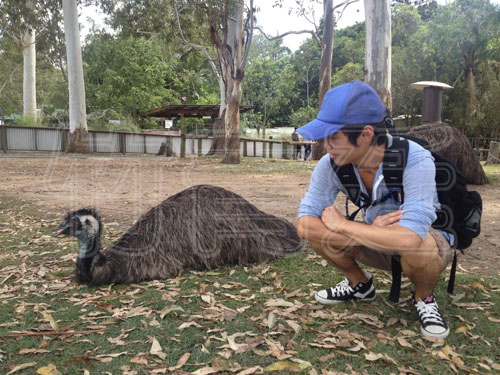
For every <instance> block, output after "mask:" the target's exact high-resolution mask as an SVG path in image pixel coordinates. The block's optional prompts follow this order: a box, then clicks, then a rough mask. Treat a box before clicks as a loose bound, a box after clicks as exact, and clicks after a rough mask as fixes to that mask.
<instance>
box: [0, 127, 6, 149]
mask: <svg viewBox="0 0 500 375" xmlns="http://www.w3.org/2000/svg"><path fill="white" fill-rule="evenodd" d="M0 131H1V132H2V150H3V152H7V127H6V126H0Z"/></svg>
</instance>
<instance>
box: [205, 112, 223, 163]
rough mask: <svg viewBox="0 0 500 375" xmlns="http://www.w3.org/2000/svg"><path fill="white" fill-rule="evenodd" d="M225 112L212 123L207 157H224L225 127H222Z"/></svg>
mask: <svg viewBox="0 0 500 375" xmlns="http://www.w3.org/2000/svg"><path fill="white" fill-rule="evenodd" d="M225 117H226V110H225V109H224V112H223V113H222V115H220V116H219V117H218V118H217V120H215V122H214V126H213V138H212V145H211V146H210V151H208V154H207V155H224V143H225V139H226V127H225V126H224V123H225Z"/></svg>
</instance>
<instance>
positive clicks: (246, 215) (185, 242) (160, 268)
mask: <svg viewBox="0 0 500 375" xmlns="http://www.w3.org/2000/svg"><path fill="white" fill-rule="evenodd" d="M54 230H55V231H58V235H61V234H63V235H69V236H74V237H76V238H77V239H78V240H79V243H80V247H79V252H78V259H77V262H76V275H75V276H76V281H77V282H79V283H84V284H87V285H88V286H98V285H105V284H118V283H138V282H142V281H147V280H156V279H160V280H161V279H167V278H171V277H176V276H177V275H178V274H179V273H180V272H181V271H183V270H198V271H200V270H210V269H214V268H216V267H219V266H224V265H236V264H249V263H261V262H265V261H267V260H271V259H274V258H277V257H279V256H282V255H285V254H288V253H293V252H296V251H298V250H300V248H301V242H300V239H299V238H298V236H297V231H296V228H295V227H294V226H293V225H292V224H291V223H290V222H288V221H287V220H285V219H281V218H278V217H275V216H273V215H269V214H267V213H265V212H262V211H260V210H259V209H257V208H256V207H255V206H254V205H252V204H251V203H249V202H248V201H246V200H245V199H244V198H242V197H241V196H239V195H237V194H235V193H233V192H230V191H228V190H225V189H223V188H221V187H216V186H211V185H198V186H193V187H191V188H188V189H186V190H183V191H181V192H179V193H177V194H175V195H173V196H172V197H170V198H168V199H166V200H164V201H163V202H161V203H160V204H158V205H157V206H155V207H153V208H151V209H150V210H149V211H148V212H146V213H145V214H144V215H142V216H141V217H140V218H139V219H138V220H137V222H136V223H135V224H134V225H133V226H132V227H131V228H130V229H129V230H128V231H127V232H126V233H125V234H124V235H123V236H122V237H121V238H120V239H118V240H117V241H116V242H115V243H114V244H113V245H111V246H110V247H109V248H108V249H106V250H105V251H103V252H101V250H100V240H101V235H102V232H103V224H102V222H101V218H100V216H99V214H98V212H97V211H96V210H95V209H93V208H83V209H80V210H77V211H72V212H69V213H68V214H67V215H66V216H65V218H64V220H63V221H62V222H61V223H60V224H59V225H58V227H57V228H55V229H54Z"/></svg>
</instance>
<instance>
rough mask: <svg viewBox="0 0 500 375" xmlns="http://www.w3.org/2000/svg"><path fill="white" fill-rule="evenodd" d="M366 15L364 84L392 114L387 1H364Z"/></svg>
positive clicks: (389, 25) (389, 24) (388, 2)
mask: <svg viewBox="0 0 500 375" xmlns="http://www.w3.org/2000/svg"><path fill="white" fill-rule="evenodd" d="M364 3H365V14H366V47H365V83H366V84H368V85H370V86H371V87H373V88H374V89H375V91H377V93H378V94H379V95H380V98H381V99H382V102H383V103H384V105H385V107H386V108H387V112H388V114H391V113H392V96H391V40H392V36H391V6H390V1H389V0H364Z"/></svg>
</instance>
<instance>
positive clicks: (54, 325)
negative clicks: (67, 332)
mask: <svg viewBox="0 0 500 375" xmlns="http://www.w3.org/2000/svg"><path fill="white" fill-rule="evenodd" d="M41 314H42V316H43V318H44V319H45V320H46V321H47V322H48V323H49V324H50V327H51V328H52V329H53V330H54V331H56V330H58V329H59V326H58V325H57V322H56V320H55V319H54V317H53V316H52V315H50V314H48V313H46V312H45V311H42V312H41Z"/></svg>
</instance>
